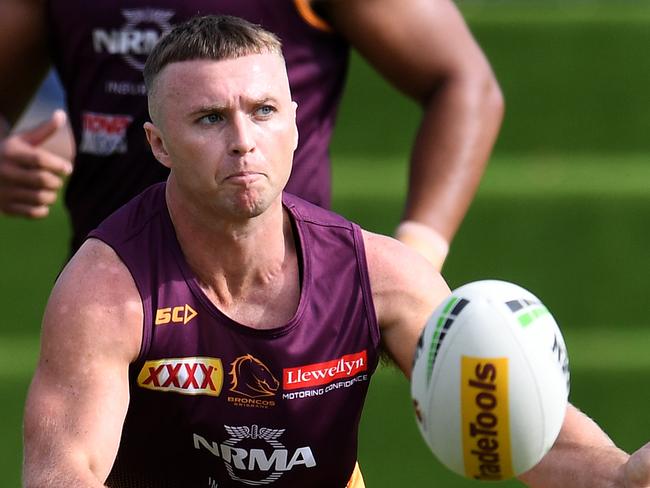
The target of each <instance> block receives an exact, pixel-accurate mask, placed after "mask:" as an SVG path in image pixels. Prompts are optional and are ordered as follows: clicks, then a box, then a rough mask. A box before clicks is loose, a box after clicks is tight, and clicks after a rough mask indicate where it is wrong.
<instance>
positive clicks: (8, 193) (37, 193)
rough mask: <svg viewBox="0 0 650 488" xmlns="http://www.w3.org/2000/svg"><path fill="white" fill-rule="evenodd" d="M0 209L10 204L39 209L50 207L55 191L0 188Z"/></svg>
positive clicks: (54, 198)
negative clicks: (45, 206) (44, 206)
mask: <svg viewBox="0 0 650 488" xmlns="http://www.w3.org/2000/svg"><path fill="white" fill-rule="evenodd" d="M0 192H2V194H0V207H7V206H9V205H11V204H21V203H22V204H26V205H33V206H35V207H40V206H43V205H47V206H49V205H52V204H53V203H54V202H55V201H56V197H57V195H58V191H57V190H48V189H34V188H24V187H15V188H10V189H4V188H2V187H1V186H0Z"/></svg>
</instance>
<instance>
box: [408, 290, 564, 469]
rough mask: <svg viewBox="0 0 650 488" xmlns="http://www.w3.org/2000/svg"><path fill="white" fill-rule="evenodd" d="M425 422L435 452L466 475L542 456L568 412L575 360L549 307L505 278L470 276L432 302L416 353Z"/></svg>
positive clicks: (418, 400)
mask: <svg viewBox="0 0 650 488" xmlns="http://www.w3.org/2000/svg"><path fill="white" fill-rule="evenodd" d="M411 395H412V398H413V405H414V407H415V413H416V419H417V424H418V427H419V429H420V432H421V433H422V436H423V437H424V440H425V441H426V443H427V444H428V446H429V447H430V448H431V450H432V451H433V453H434V454H435V456H436V457H437V458H438V459H439V460H440V461H441V462H442V463H443V464H444V465H445V466H447V467H448V468H449V469H451V470H452V471H455V472H456V473H458V474H460V475H462V476H465V477H467V478H472V479H478V480H486V481H499V480H505V479H509V478H512V477H514V476H517V475H519V474H521V473H523V472H525V471H527V470H528V469H530V468H532V467H533V466H535V465H536V464H537V463H538V462H539V461H540V460H541V459H542V457H543V456H544V455H545V454H546V453H547V452H548V450H549V449H550V448H551V446H552V445H553V443H554V442H555V439H556V438H557V435H558V433H559V431H560V427H561V426H562V422H563V421H564V414H565V411H566V407H567V401H568V395H569V360H568V356H567V350H566V346H565V344H564V339H563V338H562V334H561V332H560V329H559V327H558V326H557V323H556V322H555V320H554V319H553V317H552V315H551V314H550V313H549V311H548V309H547V308H546V307H545V306H544V304H543V303H542V302H541V301H540V300H539V299H538V298H537V297H535V295H533V294H532V293H530V292H529V291H527V290H525V289H524V288H522V287H520V286H518V285H515V284H513V283H508V282H504V281H496V280H485V281H476V282H473V283H469V284H466V285H464V286H461V287H460V288H458V289H456V290H454V291H453V292H452V294H451V295H450V296H449V297H448V298H447V299H445V300H444V301H443V303H442V304H441V305H440V306H439V307H438V308H437V309H436V310H435V311H434V313H433V314H432V316H431V317H430V319H429V320H428V322H427V325H426V327H425V329H424V331H423V332H422V335H421V337H420V340H419V342H418V347H417V351H416V355H415V360H414V363H413V372H412V377H411Z"/></svg>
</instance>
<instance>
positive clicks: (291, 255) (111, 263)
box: [24, 17, 648, 488]
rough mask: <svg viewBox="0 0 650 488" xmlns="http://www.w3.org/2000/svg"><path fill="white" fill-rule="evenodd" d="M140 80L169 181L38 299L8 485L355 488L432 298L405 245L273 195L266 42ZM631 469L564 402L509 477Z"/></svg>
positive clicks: (104, 228)
mask: <svg viewBox="0 0 650 488" xmlns="http://www.w3.org/2000/svg"><path fill="white" fill-rule="evenodd" d="M144 72H145V80H146V83H147V87H148V93H149V109H150V115H151V120H152V122H151V123H149V122H148V123H146V124H145V131H146V135H147V139H148V141H149V143H150V144H151V147H152V150H153V152H154V154H155V156H156V158H157V159H158V160H159V161H160V162H161V163H162V164H163V165H165V166H166V167H168V168H169V169H170V170H171V171H170V175H169V178H168V180H167V183H166V184H158V185H154V186H153V187H151V188H150V189H148V190H146V191H145V192H143V193H142V194H141V195H140V196H138V197H137V198H135V199H134V200H133V201H132V202H130V203H129V204H128V205H127V206H125V207H123V208H122V209H120V210H119V211H118V212H117V213H116V214H114V215H113V216H112V217H111V218H109V219H108V220H107V221H106V222H104V223H103V224H102V225H101V226H100V227H99V229H97V230H96V231H94V232H93V233H92V234H91V236H90V238H89V239H88V240H87V241H86V242H85V243H84V244H83V245H82V247H81V248H80V250H79V251H78V253H77V254H76V255H75V256H74V257H73V259H72V260H71V261H70V262H69V264H68V265H67V267H66V268H65V269H64V271H63V273H62V274H61V276H60V278H59V280H58V282H57V284H56V286H55V289H54V291H53V293H52V296H51V298H50V301H49V304H48V307H47V310H46V314H45V318H44V324H43V335H42V350H41V357H40V361H39V364H38V368H37V371H36V373H35V376H34V379H33V382H32V385H31V388H30V392H29V395H28V399H27V404H26V411H25V465H24V484H25V486H27V487H32V486H38V487H41V488H42V487H55V486H63V487H66V488H67V487H70V486H75V487H77V486H83V487H93V486H104V483H106V485H107V486H115V487H123V486H124V487H131V486H133V487H135V486H138V487H149V486H151V487H154V486H155V487H164V486H179V487H186V486H192V487H194V486H210V487H224V486H245V485H249V486H250V485H254V486H258V485H271V486H276V487H297V486H309V487H328V488H332V487H346V486H347V487H362V486H363V479H362V477H361V474H360V472H359V469H358V466H357V465H356V450H357V431H358V423H359V418H360V415H361V409H362V406H363V400H364V397H365V394H366V390H367V387H368V382H369V378H370V376H371V375H372V373H373V371H374V369H375V368H376V366H377V363H378V357H379V354H380V349H383V350H384V351H385V352H386V353H387V354H388V355H389V356H390V357H391V359H392V360H393V361H394V362H395V364H396V365H397V366H398V367H399V368H400V369H401V370H402V371H403V372H404V374H405V375H406V376H407V377H408V375H409V374H410V367H411V363H412V360H413V355H414V351H415V348H416V342H417V340H418V337H419V335H420V332H421V330H422V327H423V324H424V323H425V321H426V319H427V317H428V315H429V314H430V313H431V311H432V310H433V308H434V307H435V306H436V305H437V303H439V302H440V301H441V300H442V299H443V298H444V297H445V296H446V295H447V294H448V293H449V289H448V288H447V285H446V284H445V282H444V281H443V279H442V278H441V277H440V275H439V274H438V273H436V272H435V271H434V269H433V267H432V266H431V265H430V264H429V263H428V262H427V261H426V260H425V259H424V258H423V257H422V256H420V255H419V254H418V253H416V252H414V251H412V250H410V249H409V248H408V247H405V246H403V245H402V244H401V243H399V242H397V241H395V240H393V239H391V238H389V237H384V236H379V235H376V234H372V233H369V232H365V231H362V230H361V229H359V227H357V226H356V225H354V224H351V223H350V222H347V221H346V220H345V219H343V218H342V217H339V216H337V215H335V214H333V213H331V212H329V211H327V210H323V209H321V208H318V207H316V206H313V205H311V204H308V203H307V202H305V201H303V200H301V199H299V198H296V197H294V196H291V195H289V194H283V192H282V189H283V188H284V186H285V185H286V182H287V180H288V178H289V173H290V170H291V162H292V155H293V152H294V150H295V148H296V146H297V142H298V132H297V127H296V122H295V117H296V104H295V102H292V99H291V94H290V90H289V84H288V79H287V74H286V70H285V66H284V61H283V58H282V55H281V47H280V43H279V41H278V40H277V38H276V37H275V36H273V35H272V34H270V33H268V32H266V31H264V30H262V29H260V28H259V27H257V26H254V25H251V24H248V23H246V22H245V21H243V20H241V19H237V18H233V17H202V18H196V19H193V20H190V21H189V22H187V23H185V24H182V25H180V26H178V27H177V28H175V29H174V30H173V31H172V32H171V33H170V34H169V35H168V36H167V37H165V38H164V39H163V40H162V41H161V42H160V43H158V45H157V46H156V48H155V49H154V50H153V52H152V54H151V56H150V57H149V59H148V60H147V65H146V67H145V71H144ZM627 459H628V456H627V455H626V454H625V453H623V452H622V451H620V450H618V449H617V448H616V447H615V446H614V445H613V444H612V443H611V441H610V440H609V439H608V438H607V436H606V435H605V434H604V433H603V432H602V431H600V429H599V428H598V427H597V426H596V425H595V424H594V423H593V422H591V421H590V420H589V419H588V418H587V417H585V416H584V415H582V414H580V413H579V412H578V411H577V410H576V409H574V408H573V407H570V408H569V409H568V411H567V417H566V421H565V424H564V426H563V429H562V432H561V434H560V437H559V439H558V442H557V443H556V445H555V446H554V448H553V449H552V450H551V452H550V453H549V455H547V456H546V457H545V458H544V460H543V461H542V462H541V463H540V464H539V465H538V466H537V467H536V468H534V469H533V470H531V471H530V472H529V473H527V474H526V475H525V476H523V477H522V479H524V480H525V481H526V482H527V483H529V484H530V486H545V487H567V486H571V487H573V488H580V487H589V488H597V487H601V486H602V487H605V486H607V487H609V486H621V487H623V486H626V488H642V487H643V486H648V485H642V484H635V483H633V482H632V480H633V478H632V477H631V475H629V474H628V473H629V472H636V471H633V470H632V469H631V468H630V469H627V465H626V464H625V463H626V462H627ZM634 459H638V458H634ZM642 460H643V459H641V461H642ZM635 466H636V467H637V470H638V471H641V472H642V471H643V469H644V466H643V464H642V463H637V464H636V465H635ZM626 469H627V470H626ZM641 474H642V473H641ZM641 474H639V476H638V477H637V478H634V479H640V476H641ZM624 483H626V484H624Z"/></svg>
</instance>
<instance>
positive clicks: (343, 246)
mask: <svg viewBox="0 0 650 488" xmlns="http://www.w3.org/2000/svg"><path fill="white" fill-rule="evenodd" d="M164 194H165V185H164V184H158V185H155V186H153V187H152V188H150V189H149V190H147V191H145V192H144V193H143V194H142V195H140V196H139V197H137V198H136V199H134V200H133V201H132V202H131V203H129V204H128V205H127V206H125V207H124V208H122V209H120V210H119V211H118V212H116V213H115V214H114V215H113V216H111V217H110V218H109V219H107V220H106V221H105V222H104V223H103V224H102V225H101V227H100V228H99V229H97V230H96V231H93V232H92V233H91V236H92V237H96V238H99V239H101V240H102V241H104V242H106V243H107V244H109V245H110V246H111V247H112V248H113V249H114V250H115V251H116V252H117V254H118V255H119V256H120V258H121V259H122V260H123V261H124V263H125V264H126V266H127V267H128V268H129V270H130V272H131V274H132V276H133V278H134V281H135V283H136V285H137V287H138V290H139V293H140V296H141V298H142V301H143V304H144V334H143V346H142V351H141V355H140V358H139V359H138V360H137V361H136V362H135V363H134V364H132V365H131V368H130V395H131V397H130V405H129V410H128V414H127V418H126V422H125V426H124V431H123V435H122V441H121V445H120V449H119V453H118V456H117V460H116V463H115V465H114V467H113V471H112V473H111V476H110V477H109V480H108V484H109V486H113V487H121V486H128V487H130V488H133V487H143V488H146V487H165V486H172V487H178V488H185V487H192V488H194V487H218V488H223V487H233V486H234V487H238V486H270V487H272V488H276V487H277V488H280V487H282V488H296V487H310V488H317V487H322V488H343V487H345V486H346V483H347V481H348V479H349V478H350V475H351V474H352V471H353V469H354V465H355V461H356V458H357V435H358V425H359V419H360V416H361V410H362V407H363V403H364V400H365V396H366V392H367V389H368V384H369V380H370V376H371V375H372V373H373V372H374V370H375V368H376V366H377V361H378V348H379V340H380V338H379V329H378V326H377V320H376V317H375V313H374V306H373V302H372V297H371V292H370V286H369V281H368V270H367V264H366V259H365V251H364V247H363V241H362V237H361V231H360V229H359V227H358V226H356V225H355V224H352V223H350V222H348V221H346V220H345V219H343V218H342V217H340V216H337V215H335V214H333V213H331V212H329V211H327V210H323V209H320V208H318V207H316V206H314V205H311V204H309V203H307V202H304V201H302V200H301V199H299V198H296V197H294V196H292V195H289V194H285V195H284V198H283V200H284V206H285V208H286V209H287V210H288V212H289V214H290V216H291V219H292V223H293V228H294V234H295V236H296V244H297V249H298V251H299V264H300V270H301V295H300V304H299V306H298V310H297V311H296V313H295V316H294V317H293V318H292V319H291V320H290V321H289V322H288V323H286V324H277V325H278V326H277V327H276V328H274V329H271V330H255V329H251V328H249V327H246V326H244V325H242V324H239V323H237V322H235V321H233V320H231V319H230V318H228V317H226V316H225V315H224V314H223V313H221V312H220V311H219V310H218V309H217V308H216V307H215V306H214V304H213V303H212V302H211V301H210V300H209V299H208V298H207V297H206V295H205V294H204V293H203V291H202V290H201V288H200V287H199V285H198V283H197V280H196V278H195V276H194V275H193V273H192V271H191V270H190V269H189V267H188V265H187V263H186V261H185V259H184V257H183V254H182V252H181V250H180V247H179V244H178V241H177V240H176V236H175V233H174V228H173V226H172V223H171V220H170V217H169V213H168V210H167V206H166V204H165V196H164Z"/></svg>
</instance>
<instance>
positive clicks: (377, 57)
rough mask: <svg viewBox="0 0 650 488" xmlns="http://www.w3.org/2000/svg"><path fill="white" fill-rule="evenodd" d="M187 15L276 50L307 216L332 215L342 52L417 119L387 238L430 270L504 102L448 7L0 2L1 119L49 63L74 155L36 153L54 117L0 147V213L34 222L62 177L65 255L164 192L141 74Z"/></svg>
mask: <svg viewBox="0 0 650 488" xmlns="http://www.w3.org/2000/svg"><path fill="white" fill-rule="evenodd" d="M196 12H201V13H218V14H230V15H236V16H239V17H243V18H246V19H248V20H250V21H252V22H255V23H258V24H261V25H263V26H264V27H265V28H267V30H270V31H271V32H274V33H276V34H278V35H279V37H280V38H282V39H283V44H284V49H285V58H286V60H287V66H288V70H289V80H290V83H291V86H292V91H293V94H294V97H295V99H296V100H297V102H298V105H299V109H298V126H299V128H300V134H301V139H300V141H299V145H298V150H297V152H296V157H295V164H294V169H293V172H292V176H291V179H290V180H289V184H288V187H287V188H288V190H289V191H291V192H292V193H295V194H297V195H298V196H301V197H304V198H306V199H307V200H309V201H311V202H313V203H316V204H317V205H320V206H324V207H326V208H327V207H329V204H330V166H329V156H328V146H329V141H330V136H331V133H332V129H333V126H334V120H335V116H336V110H337V106H338V102H339V99H340V95H341V91H342V88H343V84H344V80H345V73H346V69H347V58H348V50H349V46H350V45H352V46H353V47H355V48H356V49H357V50H358V51H359V52H360V53H361V54H362V55H363V56H364V57H365V58H366V59H367V60H368V61H369V62H370V63H371V64H372V65H373V66H374V67H375V68H376V69H377V70H378V71H379V72H380V73H381V74H383V75H384V76H385V77H386V78H387V79H388V80H389V81H390V82H391V83H393V84H394V85H395V86H396V87H397V88H398V89H399V90H401V91H402V92H404V93H406V94H407V95H409V96H410V97H412V98H413V99H414V100H415V101H416V102H417V103H419V104H420V105H421V106H422V108H423V117H422V121H421V125H420V128H419V130H418V134H417V137H416V138H415V142H414V145H413V151H412V158H411V169H410V185H409V193H408V198H407V202H406V207H405V210H404V217H403V218H404V223H403V225H400V227H399V229H398V232H397V235H398V238H400V239H402V240H403V241H404V242H407V243H409V244H411V245H412V246H414V247H415V248H416V249H418V250H420V251H421V252H422V253H423V254H424V255H425V256H427V257H428V258H429V259H430V260H431V261H432V262H433V263H434V264H435V265H436V266H437V267H438V268H440V267H441V266H442V263H443V261H444V258H445V256H446V254H447V249H448V245H449V242H450V241H451V239H452V237H453V235H454V233H455V232H456V230H457V228H458V226H459V225H460V222H461V220H462V218H463V216H464V215H465V212H466V210H467V208H468V206H469V204H470V201H471V199H472V197H473V195H474V193H475V190H476V187H477V185H478V182H479V180H480V177H481V175H482V172H483V169H484V166H485V164H486V162H487V160H488V157H489V153H490V150H491V148H492V145H493V143H494V140H495V138H496V135H497V131H498V128H499V125H500V123H501V117H502V103H503V102H502V98H501V93H500V91H499V88H498V85H497V82H496V80H495V78H494V75H493V73H492V71H491V69H490V66H489V64H488V63H487V61H486V59H485V57H484V55H483V53H482V52H481V50H480V48H479V47H478V46H477V44H476V43H475V41H474V39H473V38H472V36H471V34H470V32H469V30H468V29H467V26H466V25H465V23H464V22H463V19H462V17H461V15H460V14H459V12H458V10H457V9H456V7H455V5H454V3H453V2H452V1H451V0H374V1H369V0H354V1H340V0H312V1H311V2H310V1H308V0H279V1H273V2H269V1H267V0H219V1H210V2H207V1H205V0H192V1H190V2H178V0H158V1H157V2H144V3H143V2H133V1H132V0H120V1H119V2H115V1H111V2H85V1H81V0H75V1H70V0H65V1H62V0H50V1H48V2H45V1H44V0H28V1H15V0H11V1H8V2H2V3H0V70H1V71H2V72H3V73H11V76H3V77H0V115H3V116H4V117H5V118H6V119H7V124H5V125H7V127H8V126H9V125H11V124H13V123H14V122H15V120H16V118H17V117H18V115H19V114H20V113H21V111H22V109H23V108H24V106H25V104H26V103H27V101H28V100H29V99H30V97H31V95H32V94H33V91H34V89H35V87H36V86H37V85H38V82H39V81H40V79H41V77H42V76H43V74H44V73H45V71H46V69H47V67H48V66H49V64H50V62H54V65H55V67H56V69H57V71H58V73H59V75H60V77H61V80H62V83H63V86H64V88H65V91H66V93H67V99H68V111H69V113H70V119H71V120H70V122H71V125H72V129H73V133H74V136H75V141H76V146H77V156H76V159H75V163H74V170H73V169H72V168H73V166H72V165H71V164H70V163H69V162H68V161H65V160H63V159H61V158H60V157H57V156H55V155H53V154H51V153H49V152H47V151H46V150H43V149H42V148H41V145H40V144H41V142H42V140H43V138H44V137H47V136H48V135H49V134H51V133H52V132H54V131H56V130H58V129H59V128H60V126H61V125H62V124H63V123H64V120H63V118H62V114H61V113H57V114H55V115H53V117H52V118H51V119H50V120H48V121H46V122H44V123H43V125H42V126H40V127H38V128H37V129H36V130H35V133H32V132H30V131H27V132H25V133H23V134H20V135H15V136H13V137H8V138H6V139H5V141H4V143H2V145H1V146H0V212H4V213H6V214H9V215H20V216H25V217H31V218H39V217H44V216H46V215H47V213H48V210H49V207H50V205H51V204H52V203H53V202H54V201H55V199H56V196H57V192H58V189H59V188H60V187H61V185H62V183H63V180H64V178H65V176H66V175H68V174H69V173H70V172H72V175H71V177H70V181H69V184H68V186H67V188H66V205H67V207H68V210H69V212H70V216H71V220H72V227H73V241H72V249H73V250H75V249H77V248H78V247H79V245H80V244H81V243H82V242H83V240H84V238H85V236H86V235H87V233H88V232H89V231H91V230H92V229H94V228H95V227H96V226H97V225H98V224H99V223H100V222H101V221H102V220H103V219H104V218H105V217H106V216H108V215H109V214H110V213H111V212H113V211H114V210H115V209H116V208H118V207H119V206H120V205H122V204H124V203H126V202H127V201H128V200H129V199H130V198H131V197H133V196H135V195H136V194H138V193H139V192H140V191H141V190H143V189H144V188H146V187H147V186H149V185H150V184H152V183H154V182H157V181H162V180H164V179H165V177H166V175H167V170H166V169H165V168H163V167H161V166H160V165H159V164H158V163H157V162H156V161H155V159H154V158H153V156H152V155H151V153H150V151H149V149H148V146H147V144H146V141H145V140H144V137H142V134H141V130H140V127H141V125H142V123H144V122H145V120H146V117H147V112H146V99H145V95H144V86H143V85H142V82H141V68H142V64H143V62H144V58H145V57H146V54H147V53H148V52H149V51H150V49H151V46H152V45H153V43H154V42H155V40H156V39H157V38H158V37H159V36H160V35H162V34H164V33H166V32H167V31H168V30H169V29H170V28H171V26H172V24H175V23H178V22H179V21H182V20H183V19H186V18H188V17H189V16H191V15H194V14H195V13H196ZM316 12H318V14H317V13H316ZM319 15H320V17H319ZM323 19H327V21H325V20H323ZM25 59H29V60H30V62H29V63H26V62H24V60H25ZM0 125H2V124H0ZM6 130H7V129H5V131H4V132H6ZM2 135H3V131H2V130H0V137H2Z"/></svg>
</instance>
